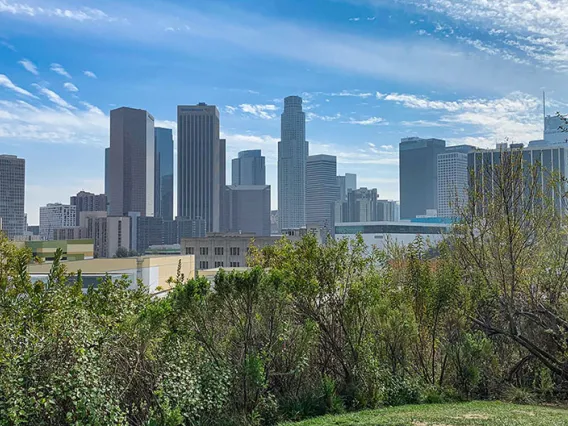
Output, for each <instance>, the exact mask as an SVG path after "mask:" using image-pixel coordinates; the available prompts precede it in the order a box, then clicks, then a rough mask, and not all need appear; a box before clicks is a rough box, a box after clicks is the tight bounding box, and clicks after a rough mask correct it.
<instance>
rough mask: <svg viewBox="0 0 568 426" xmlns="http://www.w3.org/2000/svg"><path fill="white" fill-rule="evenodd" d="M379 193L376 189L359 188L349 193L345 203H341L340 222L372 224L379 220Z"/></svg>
mask: <svg viewBox="0 0 568 426" xmlns="http://www.w3.org/2000/svg"><path fill="white" fill-rule="evenodd" d="M378 199H379V193H378V192H377V189H376V188H373V189H368V188H359V189H356V190H354V191H349V193H348V194H347V202H345V203H342V207H341V214H340V216H341V218H340V220H341V221H342V222H373V221H377V220H378V218H379V206H378V203H377V202H378Z"/></svg>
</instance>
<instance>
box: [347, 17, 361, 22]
mask: <svg viewBox="0 0 568 426" xmlns="http://www.w3.org/2000/svg"><path fill="white" fill-rule="evenodd" d="M349 20H350V21H351V22H357V21H360V20H361V18H349Z"/></svg>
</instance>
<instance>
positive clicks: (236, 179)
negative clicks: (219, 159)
mask: <svg viewBox="0 0 568 426" xmlns="http://www.w3.org/2000/svg"><path fill="white" fill-rule="evenodd" d="M231 172H232V180H231V185H233V186H235V185H266V164H265V158H264V157H263V156H262V153H261V151H260V149H253V150H250V151H241V152H239V156H238V158H234V159H233V161H232V162H231Z"/></svg>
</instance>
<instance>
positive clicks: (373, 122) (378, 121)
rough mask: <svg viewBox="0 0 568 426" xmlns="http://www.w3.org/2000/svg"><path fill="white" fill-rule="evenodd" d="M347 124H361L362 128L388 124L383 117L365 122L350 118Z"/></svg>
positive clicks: (372, 118) (371, 118)
mask: <svg viewBox="0 0 568 426" xmlns="http://www.w3.org/2000/svg"><path fill="white" fill-rule="evenodd" d="M345 123H349V124H359V125H361V126H374V125H377V124H388V123H386V122H385V120H384V118H381V117H370V118H367V119H365V120H355V119H354V118H350V119H349V121H345Z"/></svg>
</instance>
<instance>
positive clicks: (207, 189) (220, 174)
mask: <svg viewBox="0 0 568 426" xmlns="http://www.w3.org/2000/svg"><path fill="white" fill-rule="evenodd" d="M177 113H178V115H177V124H178V133H177V137H178V145H177V146H178V171H177V173H178V203H177V208H178V216H179V217H181V218H186V219H204V220H205V221H206V229H207V232H212V231H219V229H220V221H221V198H222V191H223V189H224V187H225V140H223V139H220V138H219V110H218V109H217V107H216V106H215V105H207V104H205V103H199V104H198V105H180V106H178V110H177Z"/></svg>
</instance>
